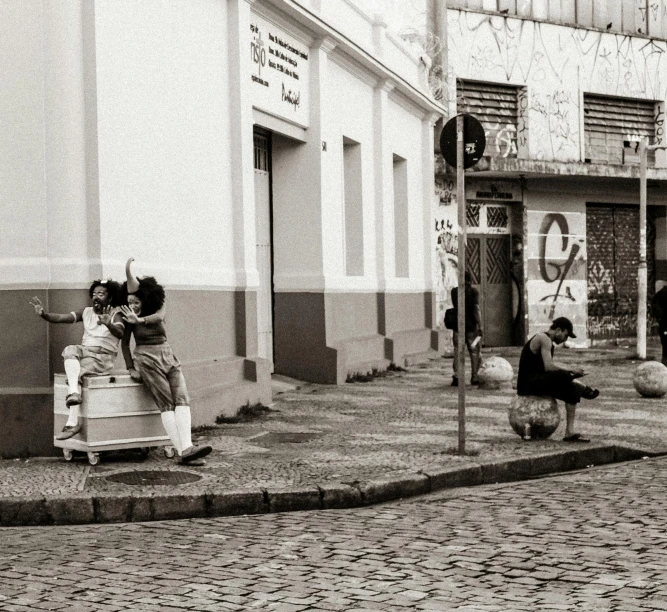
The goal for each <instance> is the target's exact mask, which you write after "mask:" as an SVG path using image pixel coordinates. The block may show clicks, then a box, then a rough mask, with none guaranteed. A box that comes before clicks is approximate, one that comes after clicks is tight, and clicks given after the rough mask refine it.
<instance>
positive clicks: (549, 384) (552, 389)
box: [516, 317, 600, 442]
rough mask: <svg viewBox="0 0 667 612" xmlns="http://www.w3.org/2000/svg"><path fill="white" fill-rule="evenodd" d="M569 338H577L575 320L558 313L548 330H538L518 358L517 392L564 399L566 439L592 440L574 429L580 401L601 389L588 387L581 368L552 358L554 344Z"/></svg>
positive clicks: (592, 395)
mask: <svg viewBox="0 0 667 612" xmlns="http://www.w3.org/2000/svg"><path fill="white" fill-rule="evenodd" d="M568 338H576V336H575V335H574V332H573V331H572V322H571V321H570V320H569V319H567V318H566V317H558V318H557V319H554V320H553V321H552V323H551V327H550V328H549V329H548V330H547V331H546V332H538V333H537V334H535V335H534V336H533V337H532V338H531V339H530V340H528V342H526V344H525V345H524V347H523V350H522V351H521V357H520V358H519V374H518V377H517V383H516V392H517V395H541V396H542V395H546V396H550V397H554V398H556V399H559V400H562V401H563V402H565V418H566V423H565V437H564V438H563V441H564V442H590V440H589V439H588V438H584V437H583V436H582V435H581V434H579V433H575V431H574V417H575V411H576V407H577V404H578V403H579V402H580V401H581V398H582V397H583V398H584V399H595V398H596V397H597V396H598V395H600V391H599V390H598V389H593V388H591V387H588V386H586V385H584V384H582V383H580V382H579V381H577V380H575V378H581V377H582V376H584V375H585V373H584V371H583V370H582V369H580V368H568V367H565V366H561V365H557V364H555V363H554V361H553V355H554V345H556V344H563V342H565V341H566V340H567V339H568Z"/></svg>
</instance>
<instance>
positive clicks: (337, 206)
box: [322, 58, 377, 290]
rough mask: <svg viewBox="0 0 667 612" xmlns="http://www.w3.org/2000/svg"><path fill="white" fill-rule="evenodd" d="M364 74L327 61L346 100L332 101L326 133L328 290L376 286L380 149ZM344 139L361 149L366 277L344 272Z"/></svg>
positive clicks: (333, 80) (324, 236)
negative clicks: (375, 163)
mask: <svg viewBox="0 0 667 612" xmlns="http://www.w3.org/2000/svg"><path fill="white" fill-rule="evenodd" d="M366 77H367V78H366V82H364V80H363V79H362V76H361V75H360V74H353V73H351V72H350V69H349V68H346V67H344V66H342V65H341V64H340V61H336V59H335V58H334V59H333V60H332V61H330V62H329V84H328V87H329V91H331V92H336V97H337V98H338V99H340V100H341V102H342V101H343V98H344V100H345V102H344V103H340V104H333V105H331V108H330V109H329V113H328V119H329V121H330V124H329V126H328V129H327V133H328V134H329V137H330V138H331V140H330V141H329V142H328V143H327V151H326V155H325V158H326V159H327V165H328V167H329V171H330V172H331V176H332V179H333V180H332V183H331V189H330V191H329V193H328V194H327V196H326V201H325V202H324V203H323V204H324V210H323V228H322V229H323V232H322V242H323V246H324V249H323V252H324V257H325V262H324V272H325V275H326V285H327V288H328V289H329V288H330V289H334V288H338V289H344V288H350V287H354V288H356V289H362V288H364V289H369V290H375V289H376V288H377V284H376V281H375V277H376V262H375V232H374V219H375V215H374V207H373V199H374V193H375V190H374V180H373V176H374V169H373V159H374V156H375V154H376V152H375V150H374V143H373V88H372V87H371V86H369V85H368V84H367V83H368V75H366ZM343 138H348V139H351V140H353V141H354V142H357V143H359V146H360V148H361V176H362V186H361V187H362V206H363V214H362V218H363V228H362V232H363V254H364V255H363V257H364V268H363V269H364V274H363V277H347V276H346V272H345V233H344V228H345V215H344V212H345V197H344V193H343Z"/></svg>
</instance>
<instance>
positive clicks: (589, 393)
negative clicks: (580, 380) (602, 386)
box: [581, 387, 600, 400]
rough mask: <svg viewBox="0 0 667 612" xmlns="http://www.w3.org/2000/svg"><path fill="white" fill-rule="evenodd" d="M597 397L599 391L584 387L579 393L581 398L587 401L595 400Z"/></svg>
mask: <svg viewBox="0 0 667 612" xmlns="http://www.w3.org/2000/svg"><path fill="white" fill-rule="evenodd" d="M598 395H600V390H599V389H593V388H592V387H586V388H585V389H584V390H583V391H582V392H581V397H583V398H584V399H588V400H592V399H595V398H596V397H597V396H598Z"/></svg>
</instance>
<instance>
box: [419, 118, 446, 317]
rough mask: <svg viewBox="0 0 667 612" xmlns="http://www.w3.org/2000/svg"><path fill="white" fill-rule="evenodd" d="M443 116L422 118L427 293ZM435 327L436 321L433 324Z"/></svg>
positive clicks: (431, 269) (431, 273) (432, 263)
mask: <svg viewBox="0 0 667 612" xmlns="http://www.w3.org/2000/svg"><path fill="white" fill-rule="evenodd" d="M441 116H442V115H440V114H437V113H431V112H428V113H426V114H425V115H424V117H423V118H422V161H421V171H422V185H423V188H422V189H423V194H422V195H423V202H424V204H423V207H422V210H423V215H424V216H423V222H422V228H423V238H422V245H423V251H424V280H425V287H426V290H427V291H430V290H431V289H432V287H433V276H434V266H435V232H434V231H433V219H434V218H435V210H434V207H435V206H436V205H437V204H436V198H435V157H434V153H433V152H434V150H435V142H434V140H435V133H434V127H435V124H436V122H437V121H438V120H439V119H440V118H441ZM433 325H434V326H435V321H434V322H433Z"/></svg>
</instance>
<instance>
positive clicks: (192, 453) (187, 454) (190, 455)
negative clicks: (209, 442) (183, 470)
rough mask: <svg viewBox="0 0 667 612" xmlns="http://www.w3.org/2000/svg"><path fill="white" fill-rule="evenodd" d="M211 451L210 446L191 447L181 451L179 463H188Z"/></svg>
mask: <svg viewBox="0 0 667 612" xmlns="http://www.w3.org/2000/svg"><path fill="white" fill-rule="evenodd" d="M212 450H213V449H212V448H211V447H210V446H191V447H190V448H187V449H185V450H184V451H183V454H182V455H181V463H190V461H196V460H197V459H201V458H202V457H206V455H208V454H210V452H211V451H212Z"/></svg>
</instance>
